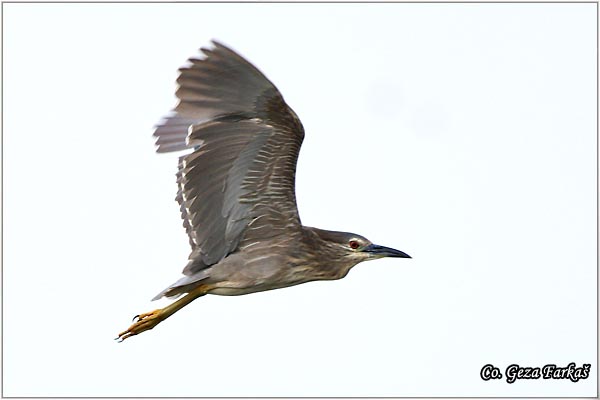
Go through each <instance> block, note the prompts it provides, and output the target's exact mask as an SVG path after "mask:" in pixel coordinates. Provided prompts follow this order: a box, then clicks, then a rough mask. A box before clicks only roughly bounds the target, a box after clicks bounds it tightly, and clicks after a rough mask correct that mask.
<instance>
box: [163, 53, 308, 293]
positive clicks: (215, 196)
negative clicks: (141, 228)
mask: <svg viewBox="0 0 600 400" xmlns="http://www.w3.org/2000/svg"><path fill="white" fill-rule="evenodd" d="M213 44H214V48H212V49H201V51H202V52H203V53H204V55H205V57H204V58H190V59H189V60H188V65H186V66H185V67H183V68H181V69H180V76H179V78H178V79H177V83H178V84H179V88H178V89H177V92H176V95H177V97H178V98H179V103H178V104H177V106H176V107H175V108H174V110H173V112H172V113H171V114H170V115H168V116H167V117H165V118H164V119H163V120H162V121H161V122H159V124H158V125H157V128H156V130H155V132H154V136H156V138H157V139H156V144H157V151H158V152H169V151H178V150H185V149H191V148H194V151H193V152H192V153H190V154H187V155H184V156H182V157H180V158H179V171H178V173H177V184H178V188H179V190H178V193H177V197H176V200H177V201H178V202H179V204H180V210H181V216H182V218H183V225H184V227H185V229H186V232H187V233H188V236H189V239H190V244H191V246H192V253H191V254H190V262H189V263H188V265H187V266H186V268H185V269H184V274H185V275H188V276H192V275H194V274H197V273H198V271H200V270H202V269H204V268H206V267H207V266H210V265H212V264H214V263H217V262H219V261H220V260H221V259H223V258H224V257H226V256H227V255H228V254H230V253H231V252H233V251H235V249H236V248H238V246H241V245H244V246H251V245H252V244H254V243H256V242H257V241H259V240H260V239H262V238H271V237H274V236H277V235H281V234H283V233H285V232H288V233H289V232H290V231H294V230H297V231H299V229H300V226H301V225H300V218H299V216H298V211H297V207H296V197H295V192H294V184H295V170H296V162H297V158H298V153H299V151H300V146H301V144H302V140H303V138H304V129H303V128H302V124H301V122H300V120H299V119H298V117H297V116H296V114H295V113H294V112H293V111H292V110H291V109H290V108H289V107H288V106H287V104H286V103H285V101H284V100H283V97H282V96H281V94H280V93H279V91H278V90H277V88H276V87H275V86H274V85H273V84H272V83H271V82H270V81H269V80H268V79H267V78H266V77H265V76H264V75H263V74H262V73H261V72H260V71H259V70H258V69H256V68H255V67H254V66H253V65H252V64H250V63H249V62H248V61H246V60H245V59H244V58H242V57H241V56H240V55H238V54H237V53H235V52H234V51H233V50H231V49H229V48H227V47H225V46H224V45H222V44H220V43H217V42H213ZM186 282H188V281H186Z"/></svg>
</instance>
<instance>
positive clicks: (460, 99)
mask: <svg viewBox="0 0 600 400" xmlns="http://www.w3.org/2000/svg"><path fill="white" fill-rule="evenodd" d="M596 7H597V5H596V4H590V3H588V4H326V5H325V4H293V5H292V4H244V5H242V4H221V5H217V4H4V7H3V10H4V15H3V18H4V20H3V23H4V27H3V32H4V37H3V46H4V48H3V60H4V65H3V67H4V71H3V72H4V81H3V84H4V87H3V95H4V104H3V106H4V110H3V111H4V113H3V118H4V127H3V128H4V131H3V144H4V148H3V153H4V172H3V178H4V187H3V189H4V192H3V193H4V214H3V216H4V222H3V224H4V225H3V228H4V231H3V233H4V235H3V240H4V246H3V251H4V260H3V261H4V264H3V278H4V280H3V300H4V302H3V306H4V309H3V310H4V313H3V317H4V319H3V333H4V335H3V341H4V347H3V362H4V364H3V367H4V368H3V373H4V381H3V385H4V393H3V394H4V396H59V397H62V396H441V395H444V396H491V395H494V396H534V395H535V396H550V395H552V396H595V395H596V378H595V377H596V374H597V364H596V362H597V359H596V350H597V349H596V337H597V336H596V335H597V330H596V312H597V310H596V144H597V143H596V82H597V81H596V55H597V52H596V45H597V44H596ZM212 38H215V39H218V40H220V41H223V42H224V43H226V44H228V45H229V46H231V47H233V48H234V49H236V50H237V51H239V52H240V53H241V54H242V55H244V56H245V57H247V58H248V59H249V60H250V61H251V62H253V63H254V64H255V65H256V66H257V67H258V68H259V69H261V70H262V71H263V72H264V73H265V74H266V75H267V77H268V78H269V79H270V80H271V81H273V82H274V83H275V85H277V86H278V88H279V89H280V91H281V92H282V93H283V95H284V97H285V99H286V101H287V102H288V103H289V104H290V106H291V107H292V108H293V109H294V110H295V111H296V113H297V114H298V115H299V116H300V118H301V119H302V121H303V123H304V127H305V129H306V139H305V142H304V145H303V148H302V151H301V154H300V160H299V164H298V173H297V196H298V205H299V210H300V215H301V218H302V221H303V223H304V224H305V225H311V226H318V227H322V228H325V229H335V230H342V231H351V232H356V233H360V234H362V235H364V236H366V237H368V238H370V239H371V240H373V242H375V243H379V244H382V245H386V246H391V247H394V248H398V249H400V250H403V251H405V252H407V253H408V254H410V255H412V256H413V259H412V260H406V259H387V260H380V261H375V262H369V263H365V264H360V265H359V266H357V267H356V268H355V269H354V270H353V271H351V272H350V274H349V275H348V276H347V277H346V278H345V279H343V280H341V281H335V282H317V283H308V284H304V285H299V286H296V287H293V288H288V289H284V290H276V291H271V292H264V293H258V294H252V295H247V296H239V297H219V296H206V297H204V298H202V299H199V300H197V301H196V302H194V303H192V304H191V305H189V306H188V307H186V308H185V309H183V310H182V311H180V312H179V313H177V314H176V315H175V316H173V317H172V318H170V319H169V320H168V321H166V322H164V323H163V324H161V325H159V326H158V327H157V328H156V329H154V330H153V331H150V332H146V333H144V334H142V335H140V336H137V337H134V338H132V339H131V340H128V341H126V342H124V343H121V344H117V343H116V342H114V341H113V340H112V339H113V338H114V337H115V336H116V334H117V333H118V332H120V331H121V330H123V329H125V328H126V327H127V326H128V325H129V323H130V321H131V318H132V317H133V316H134V315H135V314H138V313H141V312H145V311H150V310H153V309H155V308H158V307H162V306H164V305H165V304H168V303H167V301H160V302H158V303H151V302H150V301H149V300H150V299H151V298H152V297H153V296H154V295H155V294H156V293H158V292H159V291H160V290H162V289H163V288H164V287H166V286H167V285H168V284H170V283H172V282H173V281H175V280H176V279H178V278H179V276H180V275H179V274H180V272H181V269H182V268H183V267H184V265H185V263H186V258H187V255H188V252H189V246H188V241H187V237H186V236H185V232H184V230H183V228H182V227H181V221H180V218H179V210H178V206H177V204H176V203H175V202H174V197H175V193H176V185H175V172H176V155H174V154H166V155H157V154H155V153H154V145H153V140H152V138H151V134H152V126H153V124H154V123H156V122H157V121H158V120H159V118H160V117H161V116H163V115H164V114H165V113H166V112H167V111H168V110H169V109H170V108H171V107H172V106H173V105H174V104H175V98H174V90H175V82H174V81H175V79H176V77H177V69H178V68H179V67H180V66H181V65H183V64H184V62H185V60H186V59H187V58H188V57H190V56H192V55H195V54H196V50H197V49H198V48H199V47H201V46H205V45H207V44H208V43H209V41H210V39H212ZM569 362H575V363H576V364H577V366H581V365H582V364H584V363H589V364H592V371H593V373H592V376H590V377H589V378H588V379H586V380H582V381H580V382H577V383H573V382H570V381H565V380H562V381H560V380H555V381H548V380H543V379H539V380H528V381H525V380H521V381H517V382H516V383H514V384H508V383H507V382H506V380H505V379H501V380H495V381H489V382H485V381H483V380H482V379H481V378H480V370H481V368H482V367H483V366H484V365H485V364H488V363H490V364H494V365H495V366H497V367H499V368H500V370H501V371H502V373H504V369H505V368H506V367H507V366H508V365H510V364H512V363H517V364H520V365H521V366H532V367H541V366H543V365H545V364H548V363H553V364H557V365H559V366H566V365H567V364H568V363H569Z"/></svg>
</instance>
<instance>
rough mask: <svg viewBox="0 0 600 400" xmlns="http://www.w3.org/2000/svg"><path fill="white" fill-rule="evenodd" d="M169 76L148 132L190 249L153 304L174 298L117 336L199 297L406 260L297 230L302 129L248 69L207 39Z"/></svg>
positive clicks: (343, 237)
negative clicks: (169, 88) (174, 188)
mask: <svg viewBox="0 0 600 400" xmlns="http://www.w3.org/2000/svg"><path fill="white" fill-rule="evenodd" d="M201 52H202V53H204V57H202V58H190V59H189V60H188V64H187V65H186V66H184V67H183V68H181V69H180V75H179V78H178V79H177V83H178V84H179V88H178V89H177V93H176V94H177V97H178V99H179V102H178V104H177V106H176V107H175V109H174V110H173V111H172V112H171V114H170V115H168V116H167V117H165V118H164V119H163V120H162V121H161V122H160V123H159V124H158V126H157V128H156V131H155V132H154V136H155V137H156V138H157V140H156V144H157V145H158V148H157V151H158V152H159V153H163V152H171V151H180V150H187V149H191V150H192V151H191V152H188V154H186V155H183V156H181V157H180V158H179V171H178V173H177V184H178V186H179V191H178V193H177V197H176V200H177V201H178V202H179V205H180V209H181V216H182V218H183V226H184V227H185V229H186V231H187V234H188V236H189V241H190V245H191V247H192V252H191V254H190V256H189V262H188V264H187V265H186V267H185V268H184V270H183V275H184V276H183V277H182V278H181V279H179V280H178V281H177V282H175V283H174V284H172V285H171V286H169V287H168V288H166V289H165V290H164V291H162V292H160V293H159V294H158V295H157V296H156V297H155V298H154V299H153V300H156V299H159V298H161V297H163V296H166V297H179V296H181V295H184V296H183V297H182V298H180V299H178V300H177V301H175V302H173V303H172V304H170V305H169V306H167V307H165V308H163V309H159V310H155V311H152V312H149V313H145V314H141V315H138V316H136V317H135V318H134V319H135V322H134V324H133V325H131V326H130V327H129V328H128V329H127V330H125V331H123V332H121V333H120V334H119V336H118V338H117V339H119V340H125V339H127V338H128V337H130V336H133V335H137V334H139V333H141V332H144V331H146V330H149V329H152V328H153V327H154V326H156V325H157V324H158V323H160V322H162V321H164V320H165V319H166V318H168V317H170V316H171V315H173V314H174V313H175V312H177V311H178V310H180V309H181V308H183V307H184V306H186V305H187V304H189V303H190V302H192V301H193V300H194V299H196V298H198V297H200V296H203V295H205V294H209V293H210V294H218V295H241V294H247V293H253V292H259V291H263V290H271V289H278V288H283V287H287V286H292V285H298V284H300V283H304V282H309V281H314V280H326V279H340V278H343V277H344V276H346V274H347V273H348V271H349V270H350V268H352V267H353V266H355V265H356V264H358V263H360V262H362V261H367V260H373V259H376V258H381V257H405V258H410V257H409V256H408V255H407V254H405V253H403V252H401V251H399V250H394V249H391V248H388V247H383V246H378V245H375V244H373V243H371V242H370V241H369V240H368V239H366V238H364V237H363V236H360V235H357V234H354V233H346V232H334V231H326V230H323V229H317V228H311V227H307V226H302V224H301V223H300V217H299V215H298V209H297V208H296V195H295V192H294V183H295V175H296V161H297V159H298V152H299V151H300V145H301V144H302V140H303V138H304V128H303V127H302V123H301V122H300V120H299V119H298V117H297V116H296V114H295V113H294V111H292V109H291V108H289V107H288V105H287V104H286V103H285V101H284V100H283V97H282V96H281V94H280V93H279V91H278V90H277V88H276V87H275V86H274V85H273V84H272V83H271V82H270V81H269V80H268V79H267V78H266V77H265V76H264V75H263V74H262V73H261V72H260V71H259V70H258V69H256V68H255V67H254V66H253V65H252V64H250V63H249V62H248V61H246V60H245V59H244V58H242V57H241V56H240V55H238V54H237V53H235V52H234V51H233V50H231V49H229V48H227V47H226V46H224V45H222V44H220V43H217V42H213V48H211V49H206V48H203V49H201Z"/></svg>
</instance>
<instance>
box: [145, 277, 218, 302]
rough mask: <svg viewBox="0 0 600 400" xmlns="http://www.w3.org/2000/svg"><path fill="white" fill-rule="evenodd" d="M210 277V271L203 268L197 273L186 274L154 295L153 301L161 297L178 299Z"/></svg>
mask: <svg viewBox="0 0 600 400" xmlns="http://www.w3.org/2000/svg"><path fill="white" fill-rule="evenodd" d="M206 278H208V271H207V270H203V271H199V272H197V273H195V274H194V275H192V276H184V277H183V278H181V279H179V280H178V281H177V282H175V283H173V284H172V285H170V286H169V287H167V288H166V289H165V290H163V291H162V292H160V293H159V294H157V295H156V296H154V298H152V301H154V300H158V299H161V298H163V297H167V298H169V299H176V298H178V297H179V296H182V295H184V294H186V293H189V292H190V291H192V290H194V289H195V288H196V287H198V286H199V285H201V284H202V283H204V282H203V281H204V280H205V279H206Z"/></svg>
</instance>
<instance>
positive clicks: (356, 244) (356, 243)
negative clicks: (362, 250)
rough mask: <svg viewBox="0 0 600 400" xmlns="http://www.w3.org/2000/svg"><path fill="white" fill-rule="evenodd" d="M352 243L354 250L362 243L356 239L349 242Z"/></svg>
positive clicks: (351, 246)
mask: <svg viewBox="0 0 600 400" xmlns="http://www.w3.org/2000/svg"><path fill="white" fill-rule="evenodd" d="M348 244H349V245H350V248H351V249H353V250H356V249H358V248H359V247H360V243H358V242H357V241H356V240H351V241H350V243H348Z"/></svg>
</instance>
